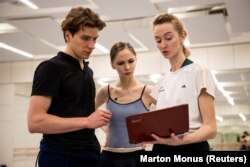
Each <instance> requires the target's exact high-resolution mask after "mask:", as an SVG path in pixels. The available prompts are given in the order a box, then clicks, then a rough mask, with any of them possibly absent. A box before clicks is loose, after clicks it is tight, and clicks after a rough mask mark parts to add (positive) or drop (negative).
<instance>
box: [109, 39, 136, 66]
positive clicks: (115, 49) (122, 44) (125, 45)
mask: <svg viewBox="0 0 250 167" xmlns="http://www.w3.org/2000/svg"><path fill="white" fill-rule="evenodd" d="M124 49H128V50H130V51H131V52H132V53H133V54H134V55H135V56H136V52H135V49H134V48H133V46H131V45H130V44H129V43H126V42H117V43H115V44H114V45H113V46H112V47H111V50H110V60H111V62H113V61H114V59H115V57H116V56H117V54H118V53H119V52H120V51H122V50H124Z"/></svg>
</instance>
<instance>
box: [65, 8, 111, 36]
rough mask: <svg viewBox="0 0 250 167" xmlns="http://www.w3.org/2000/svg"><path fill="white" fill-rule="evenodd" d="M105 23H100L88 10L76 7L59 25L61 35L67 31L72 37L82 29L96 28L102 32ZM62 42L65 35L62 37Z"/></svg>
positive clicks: (95, 15)
mask: <svg viewBox="0 0 250 167" xmlns="http://www.w3.org/2000/svg"><path fill="white" fill-rule="evenodd" d="M105 26H106V23H105V22H104V21H102V20H101V19H100V17H99V15H98V14H97V13H95V12H93V11H92V10H91V9H89V8H83V7H76V8H72V9H71V10H70V11H69V13H68V14H67V16H66V18H65V20H64V21H63V22H62V24H61V29H62V31H63V33H64V32H65V31H66V30H68V31H69V32H70V33H71V34H72V36H74V34H75V33H76V32H78V31H79V30H80V29H83V28H84V27H92V28H98V29H99V30H102V29H103V28H104V27H105ZM64 40H65V41H66V39H65V35H64Z"/></svg>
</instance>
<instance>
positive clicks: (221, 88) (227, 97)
mask: <svg viewBox="0 0 250 167" xmlns="http://www.w3.org/2000/svg"><path fill="white" fill-rule="evenodd" d="M211 73H212V76H213V79H214V82H215V85H216V86H217V88H218V89H219V91H220V92H221V93H222V94H223V96H224V97H225V98H226V99H227V101H228V103H229V104H231V105H232V106H234V105H235V103H234V99H233V98H232V97H231V96H230V94H229V92H227V91H225V89H224V87H223V85H222V84H221V83H219V81H218V80H217V78H216V76H215V74H216V72H215V71H211Z"/></svg>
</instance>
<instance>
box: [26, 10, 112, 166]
mask: <svg viewBox="0 0 250 167" xmlns="http://www.w3.org/2000/svg"><path fill="white" fill-rule="evenodd" d="M105 26H106V24H105V23H104V22H103V21H102V20H101V19H100V18H99V15H98V14H96V13H94V12H93V11H92V10H90V9H88V8H82V7H77V8H72V9H71V10H70V12H69V14H68V15H67V16H66V18H65V20H64V21H63V22H62V25H61V28H62V31H63V34H64V39H65V42H66V48H65V50H64V52H59V53H58V54H57V55H56V56H55V57H53V58H51V59H49V60H46V61H44V62H42V63H41V64H39V66H38V67H37V69H36V71H35V74H34V79H33V86H32V93H31V97H30V102H29V109H28V128H29V131H30V132H31V133H42V134H43V138H42V140H41V142H40V152H39V155H38V164H39V167H55V166H65V167H82V166H84V167H92V166H95V165H96V164H97V161H98V158H99V154H100V144H99V142H98V140H97V138H96V136H95V132H94V131H95V128H98V127H101V126H105V125H107V124H108V122H109V119H110V117H111V113H110V112H109V111H106V110H96V111H95V102H94V99H95V84H94V80H93V71H92V69H91V68H90V67H89V66H88V62H86V59H88V58H89V56H90V54H91V53H92V51H93V49H94V46H95V43H96V39H97V38H98V33H99V31H101V30H102V29H103V28H104V27H105Z"/></svg>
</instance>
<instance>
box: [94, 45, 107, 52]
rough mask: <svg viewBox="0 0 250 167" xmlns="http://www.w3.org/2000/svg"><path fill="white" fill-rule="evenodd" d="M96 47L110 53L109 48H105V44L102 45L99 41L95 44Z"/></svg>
mask: <svg viewBox="0 0 250 167" xmlns="http://www.w3.org/2000/svg"><path fill="white" fill-rule="evenodd" d="M95 47H96V48H97V49H99V50H101V51H102V52H104V53H109V50H108V49H107V48H105V47H104V46H102V45H100V44H99V43H96V44H95Z"/></svg>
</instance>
